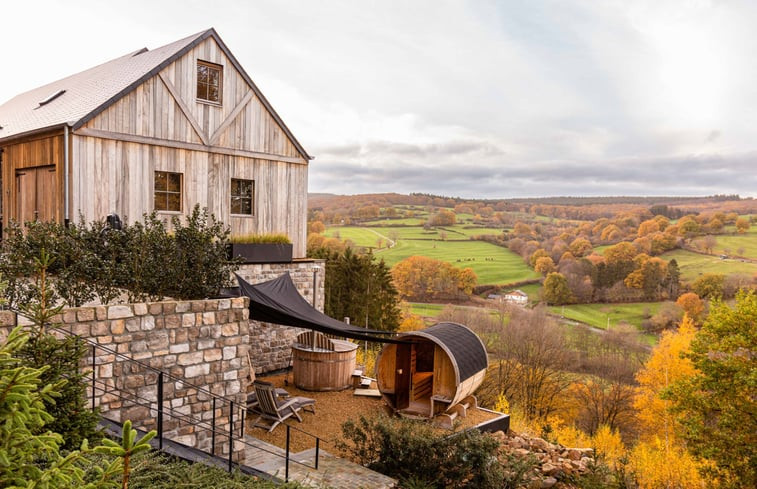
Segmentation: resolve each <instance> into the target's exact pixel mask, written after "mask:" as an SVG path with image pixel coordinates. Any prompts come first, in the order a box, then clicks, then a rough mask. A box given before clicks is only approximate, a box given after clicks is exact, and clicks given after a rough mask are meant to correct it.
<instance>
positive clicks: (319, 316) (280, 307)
mask: <svg viewBox="0 0 757 489" xmlns="http://www.w3.org/2000/svg"><path fill="white" fill-rule="evenodd" d="M235 275H236V274H235ZM236 277H237V281H238V282H239V287H240V292H241V293H242V295H245V296H247V297H249V298H250V319H253V320H256V321H262V322H265V323H273V324H283V325H284V326H294V327H297V328H307V329H312V330H314V331H320V332H321V333H327V334H331V335H335V336H340V337H342V338H351V339H354V340H367V341H377V342H380V343H404V341H402V340H397V339H394V338H391V337H389V335H392V334H393V333H391V332H387V331H379V330H375V329H368V328H361V327H359V326H353V325H350V324H347V323H343V322H342V321H338V320H336V319H334V318H332V317H329V316H327V315H325V314H324V313H322V312H321V311H319V310H318V309H316V308H314V307H313V306H312V305H311V304H310V303H309V302H308V301H307V300H305V298H304V297H302V295H300V293H299V291H298V290H297V287H296V286H295V285H294V283H293V282H292V278H291V277H290V276H289V273H288V272H287V273H285V274H283V275H280V276H279V277H277V278H275V279H273V280H269V281H267V282H262V283H259V284H255V285H253V284H250V283H247V281H245V280H244V279H243V278H242V277H240V276H239V275H236Z"/></svg>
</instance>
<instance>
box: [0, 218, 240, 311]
mask: <svg viewBox="0 0 757 489" xmlns="http://www.w3.org/2000/svg"><path fill="white" fill-rule="evenodd" d="M171 224H172V227H173V231H169V230H168V229H167V228H166V225H165V224H164V223H163V221H162V220H160V219H159V218H158V217H157V215H156V214H155V213H154V212H153V213H152V214H147V215H144V216H143V220H142V221H138V222H135V223H133V224H124V225H123V229H122V230H120V231H115V230H111V229H109V228H108V227H107V225H106V224H105V222H104V221H95V222H92V223H90V224H85V223H83V222H80V223H79V224H77V225H71V226H69V227H65V226H63V225H60V224H56V223H41V222H27V223H25V224H24V226H23V228H22V227H21V226H19V225H18V224H15V223H11V225H10V226H9V227H8V228H7V230H6V231H7V232H6V233H5V236H4V238H3V240H2V243H0V274H2V276H4V277H5V278H6V280H7V282H8V288H7V291H6V294H5V296H6V298H7V299H8V304H9V306H10V307H11V308H12V309H16V310H18V309H19V308H20V307H21V306H22V305H23V304H26V303H28V302H30V301H33V300H39V297H40V292H39V288H38V287H37V286H36V284H35V283H34V282H33V281H30V280H29V277H30V276H32V275H33V273H34V269H35V259H37V258H38V257H39V256H40V253H41V251H42V250H45V252H46V253H48V254H49V255H50V257H52V259H53V260H52V262H51V264H50V266H49V268H48V273H49V279H50V296H49V298H50V301H51V303H57V302H59V301H61V302H63V303H65V305H67V306H70V307H77V306H80V305H82V304H84V303H86V302H88V301H91V300H93V299H95V298H98V299H99V300H100V302H102V303H112V302H113V301H114V300H116V299H117V298H118V297H120V296H121V295H122V294H123V293H124V292H125V293H126V294H125V295H126V299H127V300H128V301H129V302H141V301H146V300H160V299H162V298H163V297H165V296H170V297H174V298H176V299H184V300H192V299H204V298H206V297H211V296H216V295H218V293H219V290H220V288H221V287H224V286H226V285H229V281H230V277H231V272H232V271H234V270H236V268H237V267H238V265H237V262H236V261H229V260H228V259H227V256H226V247H227V245H228V243H229V230H228V228H226V227H224V225H223V224H222V223H220V222H218V221H216V220H215V218H214V217H213V216H212V215H210V214H208V212H207V210H205V209H200V207H199V206H195V207H194V209H193V210H192V212H191V213H190V214H189V215H188V216H186V218H185V219H181V218H180V217H178V216H175V217H174V218H173V219H172V222H171Z"/></svg>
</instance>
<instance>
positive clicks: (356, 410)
mask: <svg viewBox="0 0 757 489" xmlns="http://www.w3.org/2000/svg"><path fill="white" fill-rule="evenodd" d="M258 378H259V379H260V380H265V381H266V382H271V383H273V384H274V385H275V386H276V387H283V388H285V389H286V390H287V391H289V393H290V394H291V395H292V396H302V397H309V398H311V399H315V412H316V414H312V413H309V412H304V411H303V412H301V413H302V414H301V416H302V423H300V422H298V421H297V419H296V418H294V417H291V418H289V419H288V420H287V421H285V423H286V424H289V425H291V426H292V427H293V428H299V429H301V430H303V431H306V432H307V433H310V434H313V435H316V436H318V437H319V438H321V448H322V449H324V450H326V451H328V452H330V453H332V454H334V455H338V454H339V451H338V450H337V449H336V447H335V446H334V442H335V441H337V440H340V439H341V438H342V423H344V422H345V421H347V420H348V419H355V420H357V419H358V418H359V416H360V415H361V414H362V415H364V416H366V417H370V416H375V415H378V414H379V413H381V412H386V410H385V407H384V401H383V400H382V399H380V398H370V397H361V396H355V395H354V394H353V393H354V390H353V389H347V390H343V391H339V392H310V391H304V390H300V389H298V388H296V387H295V386H294V383H293V382H292V377H291V375H290V376H289V378H288V380H289V385H284V381H285V379H287V374H281V375H276V376H271V377H265V378H263V377H258ZM371 388H376V387H375V383H374V384H373V386H371ZM250 389H252V386H250ZM493 417H494V416H492V415H491V414H490V413H488V412H485V411H480V410H478V409H475V410H471V411H469V412H468V416H467V417H466V418H464V419H462V423H461V425H460V427H459V428H458V429H463V428H467V427H470V426H475V425H477V424H479V423H482V422H484V421H486V420H488V419H492V418H493ZM255 418H256V416H253V415H248V416H247V421H246V422H247V426H246V430H247V433H249V434H250V435H252V436H254V437H255V438H258V439H260V440H263V441H266V442H268V443H272V444H274V445H276V446H279V447H282V448H283V447H284V446H285V444H286V428H284V426H283V425H279V426H277V427H276V429H275V430H273V433H268V432H267V431H266V430H263V429H261V428H254V427H253V426H252V422H253V421H254V420H255ZM440 432H443V433H449V431H447V430H441V429H440ZM290 433H291V439H290V450H291V451H292V452H294V453H297V452H300V451H303V450H307V449H309V448H313V447H315V440H314V439H313V438H312V437H310V436H307V435H305V434H303V433H300V432H298V431H297V430H294V429H293V430H291V431H290Z"/></svg>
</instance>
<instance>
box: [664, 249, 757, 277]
mask: <svg viewBox="0 0 757 489" xmlns="http://www.w3.org/2000/svg"><path fill="white" fill-rule="evenodd" d="M661 258H663V259H664V260H666V261H670V260H672V259H675V260H676V262H678V267H679V268H680V269H681V278H682V279H683V281H685V282H691V281H693V280H695V279H696V278H697V277H699V276H700V275H704V274H706V273H719V274H723V275H729V274H732V273H745V274H749V275H754V274H756V273H757V264H755V263H749V262H743V261H741V260H735V259H730V258H729V259H725V260H723V259H720V258H719V257H718V256H713V255H701V254H699V253H694V252H691V251H686V250H673V251H669V252H667V253H664V254H662V255H661Z"/></svg>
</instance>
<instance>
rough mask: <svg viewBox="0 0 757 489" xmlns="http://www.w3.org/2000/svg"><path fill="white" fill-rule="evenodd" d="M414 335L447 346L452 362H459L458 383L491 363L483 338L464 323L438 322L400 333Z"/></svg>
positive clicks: (401, 336)
mask: <svg viewBox="0 0 757 489" xmlns="http://www.w3.org/2000/svg"><path fill="white" fill-rule="evenodd" d="M413 335H417V336H424V337H426V338H429V339H431V340H433V341H434V342H435V343H437V344H439V345H440V346H443V347H445V349H446V350H447V351H448V353H449V354H450V355H451V356H452V358H451V360H452V362H453V363H455V364H457V369H458V373H459V374H460V378H459V379H458V383H460V382H463V381H465V380H466V379H468V378H470V377H472V376H473V375H475V374H476V373H478V372H480V371H481V370H483V369H485V368H487V366H488V365H489V360H488V358H487V355H486V348H484V344H483V343H482V342H481V339H480V338H479V337H478V335H476V333H474V332H473V331H471V330H470V329H469V328H467V327H465V326H463V325H462V324H457V323H437V324H435V325H433V326H431V327H430V328H426V329H422V330H420V331H411V332H409V333H407V334H405V335H400V338H403V337H405V336H413Z"/></svg>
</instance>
